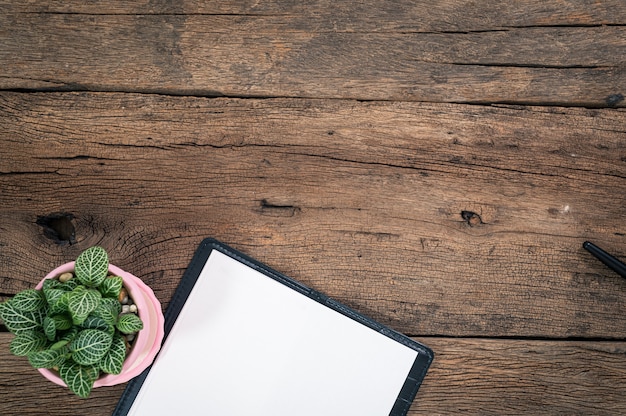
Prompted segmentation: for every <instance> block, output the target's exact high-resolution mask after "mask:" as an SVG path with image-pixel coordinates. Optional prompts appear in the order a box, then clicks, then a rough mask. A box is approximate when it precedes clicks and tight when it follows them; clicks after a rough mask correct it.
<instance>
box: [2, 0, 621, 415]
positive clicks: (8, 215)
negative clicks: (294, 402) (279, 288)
mask: <svg viewBox="0 0 626 416" xmlns="http://www.w3.org/2000/svg"><path fill="white" fill-rule="evenodd" d="M431 3H432V4H431ZM509 3H510V2H499V1H492V0H484V1H478V2H473V1H460V0H446V1H439V2H423V1H419V2H396V1H374V0H368V1H363V2H358V4H357V2H352V1H334V2H331V1H321V0H320V1H314V2H301V1H298V2H296V1H283V2H276V1H272V2H260V1H251V0H250V1H222V2H194V1H183V2H170V1H138V2H134V1H133V2H130V1H129V2H86V1H76V2H61V1H51V2H46V3H45V4H43V3H38V2H31V1H27V2H19V3H18V2H7V1H5V0H0V10H3V13H1V14H0V45H1V47H0V68H1V69H0V300H2V299H6V298H8V297H10V296H12V295H13V294H15V293H16V292H17V291H19V290H22V289H25V288H29V287H32V286H34V285H35V284H36V282H37V281H38V280H39V279H41V277H42V276H43V275H44V274H45V273H47V272H48V271H49V270H50V269H51V268H53V267H55V266H57V265H59V264H61V263H63V262H65V261H69V260H72V259H73V258H74V257H75V256H76V255H77V254H78V253H79V252H80V251H82V250H83V249H85V248H87V247H89V246H91V245H94V244H100V245H102V246H104V247H105V248H107V249H108V250H109V251H110V252H111V257H112V262H113V263H115V264H117V265H118V266H121V267H123V268H126V269H128V270H131V271H133V272H134V273H135V274H137V275H138V276H139V277H141V278H142V279H143V280H144V281H145V282H146V283H148V284H149V285H150V286H151V287H153V288H154V290H155V293H156V294H157V296H158V297H159V299H160V300H161V301H162V303H163V306H164V307H166V306H167V304H168V302H169V299H170V298H171V295H172V293H173V290H174V289H175V287H176V285H177V284H178V281H179V279H180V277H181V276H182V273H183V272H184V270H185V268H186V266H187V264H188V262H189V260H190V258H191V256H192V254H193V251H194V250H195V248H196V247H197V245H198V243H199V242H200V241H201V240H202V239H203V238H205V237H209V236H210V237H215V238H217V239H220V240H222V241H224V242H226V243H228V244H230V245H232V246H233V247H235V248H237V249H239V250H241V251H244V252H246V253H247V254H249V255H251V256H253V257H256V258H257V259H258V260H260V261H262V262H264V263H266V264H268V265H269V266H271V267H273V268H275V269H277V270H279V271H281V272H283V273H285V274H287V275H289V276H291V277H294V278H296V279H297V280H299V281H301V282H303V283H305V284H307V285H309V286H311V287H313V288H315V289H317V290H320V291H322V292H324V293H326V294H328V295H330V296H332V297H334V298H336V299H338V300H340V301H342V302H344V303H346V304H348V305H349V306H351V307H353V308H354V309H356V310H358V311H360V312H363V313H365V314H367V315H369V316H371V317H373V318H375V319H377V320H379V321H380V322H382V323H384V324H387V325H390V326H391V327H393V328H394V329H396V330H399V331H402V332H404V333H406V334H409V335H410V336H413V337H415V339H417V340H419V341H422V342H424V343H425V344H427V345H429V346H430V347H432V348H433V349H434V351H435V354H436V358H435V361H434V363H433V366H432V367H431V370H430V372H429V374H428V376H427V378H426V380H425V382H424V384H423V386H422V388H421V390H420V392H419V394H418V396H417V398H416V401H415V403H414V405H413V407H412V408H411V413H410V414H411V415H418V414H459V413H464V414H615V415H620V414H625V413H626V399H625V397H626V381H625V380H626V378H625V377H624V373H625V371H626V355H625V351H626V320H625V319H624V318H623V317H624V315H625V313H626V280H624V279H621V278H619V277H617V276H616V275H615V274H614V273H612V272H611V271H610V270H608V269H607V268H606V267H604V266H603V265H602V264H600V263H599V262H598V261H597V260H595V259H594V258H593V257H591V256H590V255H589V254H588V253H587V252H585V251H584V250H583V249H582V247H581V244H582V242H583V241H585V240H591V241H594V242H597V243H598V244H599V245H601V246H602V247H604V248H605V249H607V250H608V251H610V252H612V253H613V254H615V255H617V256H618V257H621V258H622V259H626V226H625V225H624V222H623V220H622V219H623V218H625V217H626V207H625V206H624V195H625V194H626V109H624V106H625V101H624V94H626V58H625V56H626V3H624V2H623V1H621V0H613V1H603V2H594V1H582V0H569V1H559V2H545V1H539V0H527V1H520V2H513V3H512V4H509ZM10 339H11V335H10V334H8V333H6V332H0V414H1V415H5V414H6V415H13V414H16V415H17V414H19V415H38V414H51V415H79V414H80V415H84V414H90V415H107V414H110V413H111V411H112V409H113V408H114V406H115V403H116V402H117V400H118V399H119V396H120V394H121V392H122V390H123V387H124V386H116V387H111V388H101V389H97V390H95V391H94V393H93V395H92V397H91V398H90V399H88V400H79V399H76V398H74V397H72V396H71V395H70V394H69V393H68V392H67V391H66V390H64V389H62V388H60V387H57V386H55V385H53V384H51V383H49V382H47V381H45V380H44V379H43V378H42V377H41V376H39V374H38V373H37V372H36V370H34V369H32V368H30V367H29V366H28V363H27V362H26V361H25V360H22V359H17V358H15V357H12V356H10V354H9V352H8V348H7V346H8V343H9V342H10ZM54 406H58V407H54Z"/></svg>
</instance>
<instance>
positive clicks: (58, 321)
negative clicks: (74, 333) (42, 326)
mask: <svg viewBox="0 0 626 416" xmlns="http://www.w3.org/2000/svg"><path fill="white" fill-rule="evenodd" d="M51 318H52V319H53V320H54V327H55V328H56V329H57V330H59V331H65V330H66V329H70V328H71V327H72V325H73V322H72V318H70V317H69V316H67V315H66V314H59V315H52V316H51Z"/></svg>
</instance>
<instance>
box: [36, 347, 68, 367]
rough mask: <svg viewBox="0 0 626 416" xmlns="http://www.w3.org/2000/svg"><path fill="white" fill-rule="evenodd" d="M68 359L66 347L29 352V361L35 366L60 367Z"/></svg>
mask: <svg viewBox="0 0 626 416" xmlns="http://www.w3.org/2000/svg"><path fill="white" fill-rule="evenodd" d="M66 359H67V351H66V349H55V350H53V349H49V350H42V351H37V352H33V353H31V354H28V361H29V362H30V365H32V366H33V367H35V368H52V367H60V366H61V365H62V364H63V363H64V362H65V360H66Z"/></svg>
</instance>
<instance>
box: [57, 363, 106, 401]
mask: <svg viewBox="0 0 626 416" xmlns="http://www.w3.org/2000/svg"><path fill="white" fill-rule="evenodd" d="M59 375H60V376H61V380H63V381H64V382H65V384H67V387H69V389H70V390H71V391H72V392H73V393H74V394H76V395H77V396H79V397H82V398H86V397H88V396H89V393H91V389H92V388H93V383H94V382H95V381H96V379H97V378H98V368H97V367H96V366H83V365H80V364H78V363H76V362H73V361H71V360H68V361H66V362H64V363H63V364H61V366H59Z"/></svg>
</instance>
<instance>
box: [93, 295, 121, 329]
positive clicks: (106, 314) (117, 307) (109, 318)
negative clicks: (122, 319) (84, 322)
mask: <svg viewBox="0 0 626 416" xmlns="http://www.w3.org/2000/svg"><path fill="white" fill-rule="evenodd" d="M121 311H122V304H121V303H120V302H119V301H118V300H117V299H113V298H102V300H101V301H100V305H98V307H97V308H96V310H95V311H93V315H95V316H99V317H100V318H102V319H104V320H105V321H106V322H107V324H109V325H115V323H116V322H117V316H118V315H119V314H120V312H121Z"/></svg>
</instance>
